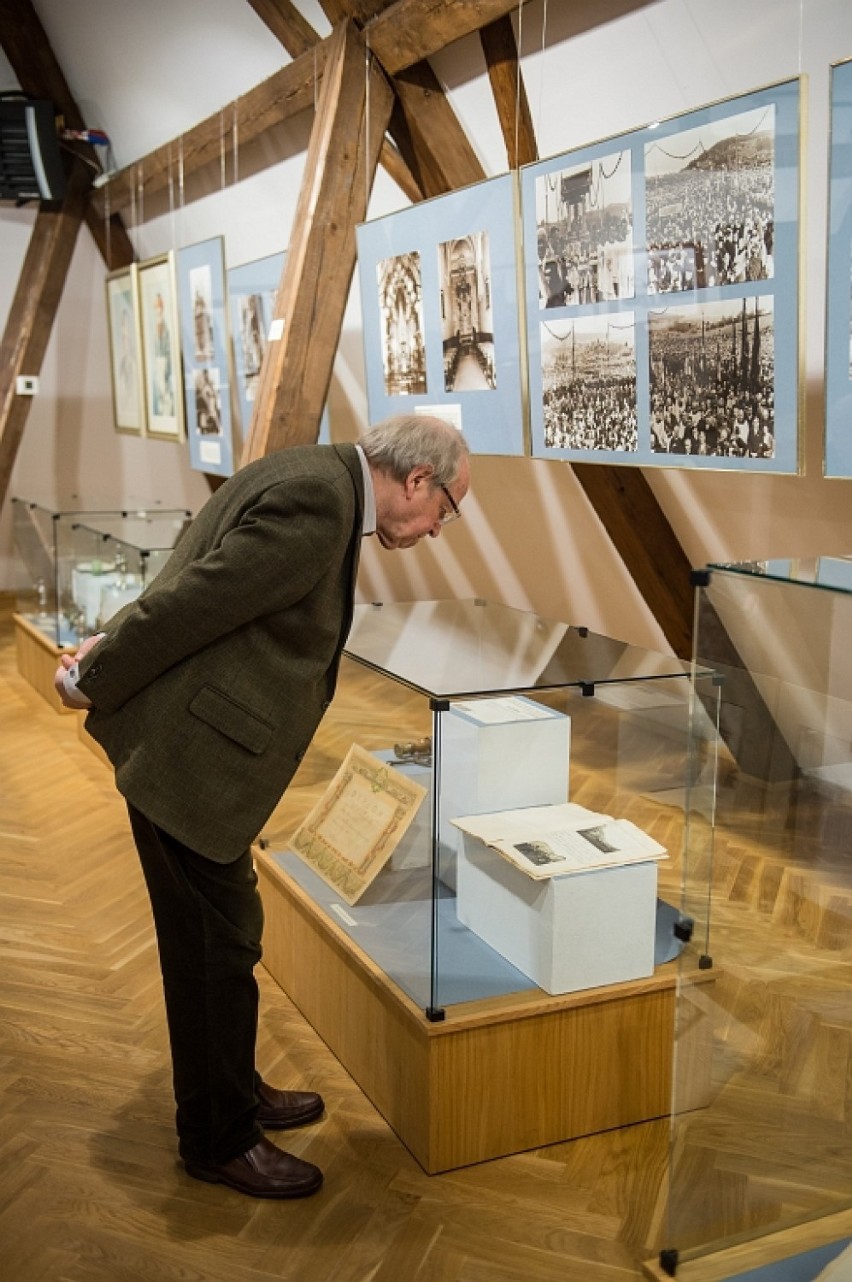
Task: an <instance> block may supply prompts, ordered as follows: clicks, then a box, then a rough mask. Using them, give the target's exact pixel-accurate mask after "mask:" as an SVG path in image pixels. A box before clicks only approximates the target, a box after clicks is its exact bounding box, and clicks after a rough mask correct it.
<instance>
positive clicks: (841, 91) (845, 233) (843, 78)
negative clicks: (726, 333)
mask: <svg viewBox="0 0 852 1282" xmlns="http://www.w3.org/2000/svg"><path fill="white" fill-rule="evenodd" d="M827 269H828V270H827V290H826V324H825V333H826V352H825V475H826V476H852V60H847V61H846V62H840V63H837V64H836V65H835V66H833V67H832V68H831V150H830V152H829V197H828V263H827Z"/></svg>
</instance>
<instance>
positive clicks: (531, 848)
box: [515, 841, 565, 868]
mask: <svg viewBox="0 0 852 1282" xmlns="http://www.w3.org/2000/svg"><path fill="white" fill-rule="evenodd" d="M515 850H517V852H518V854H519V855H523V857H524V859H528V860H529V862H530V863H531V864H535V866H536V868H543V867H544V866H545V865H546V864H560V863H562V864H564V862H565V856H564V855H557V854H556V852H555V851H554V850H553V849H552V847H551V846H549V845H548V844H547V842H546V841H517V842H515Z"/></svg>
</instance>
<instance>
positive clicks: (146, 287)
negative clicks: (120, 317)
mask: <svg viewBox="0 0 852 1282" xmlns="http://www.w3.org/2000/svg"><path fill="white" fill-rule="evenodd" d="M138 281H139V312H140V327H141V334H142V352H143V359H144V375H145V411H146V419H147V433H148V435H149V436H158V437H162V438H164V439H166V440H171V441H182V440H183V436H184V416H183V379H182V377H181V363H180V344H179V342H178V332H179V331H178V315H177V295H176V292H175V270H174V256H173V255H172V254H171V253H168V254H163V255H161V256H160V257H159V258H149V259H148V260H147V261H146V262H144V263H140V264H139V268H138Z"/></svg>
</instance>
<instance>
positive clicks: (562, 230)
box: [521, 80, 848, 473]
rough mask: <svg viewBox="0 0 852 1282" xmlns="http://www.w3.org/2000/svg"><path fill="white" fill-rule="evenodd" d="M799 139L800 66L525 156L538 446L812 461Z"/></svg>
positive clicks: (692, 460)
mask: <svg viewBox="0 0 852 1282" xmlns="http://www.w3.org/2000/svg"><path fill="white" fill-rule="evenodd" d="M800 150H801V138H800V124H799V82H798V80H791V81H787V82H785V83H783V84H779V85H774V86H771V87H769V88H766V89H760V90H756V91H755V92H753V93H749V94H745V95H743V96H742V97H738V98H734V99H729V100H727V101H725V102H721V103H716V104H714V105H712V106H708V107H703V108H700V109H698V110H696V111H691V112H688V113H686V114H685V115H682V116H678V117H675V118H673V119H671V120H667V121H655V122H654V123H653V124H651V125H648V126H646V127H645V128H643V129H638V130H635V131H633V132H631V133H629V134H625V135H623V136H621V137H618V138H614V139H613V138H611V139H608V140H606V141H604V142H600V143H595V144H593V145H590V146H588V147H585V148H582V149H580V150H578V151H575V152H572V153H570V154H567V155H564V156H557V157H554V158H552V159H550V160H545V161H540V162H537V163H536V164H533V165H528V166H526V167H525V168H524V169H523V170H522V171H521V208H522V227H523V244H524V281H525V285H524V292H525V302H526V320H527V335H526V337H527V352H528V362H529V365H528V369H529V397H530V433H531V442H532V453H533V455H535V456H536V457H541V458H564V459H575V460H578V461H580V460H581V461H585V462H601V463H620V464H629V463H633V464H637V465H639V466H644V467H647V466H653V465H665V466H679V467H691V468H712V469H737V470H743V469H750V470H753V471H766V472H783V473H795V472H797V471H799V468H800V449H799V432H798V424H799V352H798V330H799V294H800V287H799V272H800V268H799V225H800V218H799V201H800V196H799V190H800V168H801V166H800ZM847 274H848V273H847Z"/></svg>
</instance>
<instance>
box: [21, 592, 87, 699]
mask: <svg viewBox="0 0 852 1282" xmlns="http://www.w3.org/2000/svg"><path fill="white" fill-rule="evenodd" d="M12 618H13V619H14V622H15V654H16V656H17V661H18V672H19V673H20V674H21V676H22V677H23V678H24V680H25V681H27V682H29V684H30V685H31V686H32V688H33V689H34V690H36V691H37V692H38V693H39V694H40V695H41V697H42V698H43V699H44V700H46V702H47V703H49V704H50V706H51V708H53V710H54V712H63V713H65V712H70V711H71V709H70V708H66V707H64V706H63V705H62V704H61V703H60V702H59V699H58V697H57V694H56V691H55V690H54V688H53V676H54V673H55V672H56V668H57V665H58V663H59V656H60V655H61V654H73V653H74V651H75V650H76V648H77V647H76V646H58V645H56V644H55V642H53V641H51V640H50V638H49V637H46V636H45V634H44V633H43V632H42V631H41V630H40V629H39V628H37V627H36V626H35V624H33V623H30V622H29V620H28V619H25V618H24V617H23V616H22V615H20V614H14V615H13V616H12Z"/></svg>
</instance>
